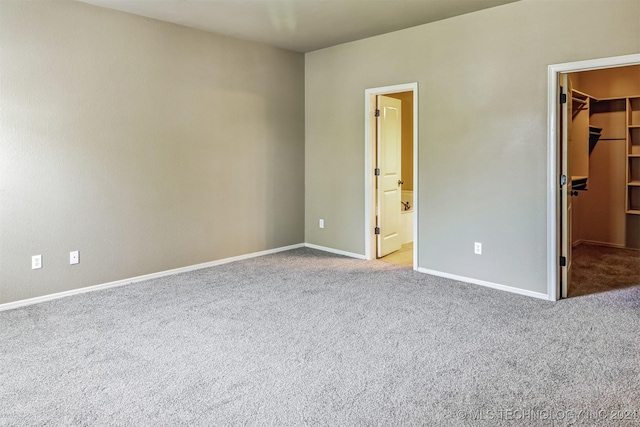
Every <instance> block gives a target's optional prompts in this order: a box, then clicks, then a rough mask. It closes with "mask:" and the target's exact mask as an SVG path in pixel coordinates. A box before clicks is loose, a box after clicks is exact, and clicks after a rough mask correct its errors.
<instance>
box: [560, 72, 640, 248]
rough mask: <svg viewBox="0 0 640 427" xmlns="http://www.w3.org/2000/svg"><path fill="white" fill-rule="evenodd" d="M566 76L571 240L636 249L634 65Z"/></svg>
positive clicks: (639, 87) (639, 145)
mask: <svg viewBox="0 0 640 427" xmlns="http://www.w3.org/2000/svg"><path fill="white" fill-rule="evenodd" d="M569 79H570V81H571V86H570V87H571V88H572V89H571V96H570V97H569V99H570V102H571V110H572V114H571V115H572V117H571V120H572V122H571V138H570V140H569V141H570V143H569V147H568V150H569V159H570V162H569V163H570V169H569V172H570V176H571V183H572V193H571V196H572V197H571V204H572V209H571V216H572V217H571V222H572V227H571V228H572V233H571V235H572V245H573V246H576V245H578V244H580V243H593V244H600V245H605V246H613V247H625V248H634V249H640V66H629V67H619V68H610V69H603V70H594V71H583V72H577V73H571V74H569Z"/></svg>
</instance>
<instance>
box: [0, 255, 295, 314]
mask: <svg viewBox="0 0 640 427" xmlns="http://www.w3.org/2000/svg"><path fill="white" fill-rule="evenodd" d="M304 246H305V245H304V243H298V244H296V245H291V246H283V247H280V248H275V249H268V250H266V251H260V252H253V253H250V254H245V255H238V256H234V257H231V258H224V259H219V260H216V261H210V262H205V263H202V264H195V265H189V266H186V267H180V268H174V269H172V270H165V271H160V272H157V273H151V274H145V275H142V276H137V277H132V278H129V279H122V280H116V281H115V282H109V283H103V284H100V285H94V286H87V287H84V288H79V289H73V290H70V291H64V292H58V293H55V294H49V295H43V296H40V297H35V298H28V299H23V300H19V301H14V302H9V303H5V304H0V311H4V310H12V309H14V308H19V307H25V306H27V305H32V304H39V303H42V302H47V301H52V300H55V299H59V298H64V297H68V296H71V295H77V294H83V293H85V292H93V291H99V290H102V289H109V288H115V287H118V286H123V285H129V284H132V283H138V282H143V281H145V280H150V279H157V278H159V277H165V276H172V275H174V274H180V273H186V272H189V271H194V270H200V269H203V268H209V267H215V266H216V265H221V264H228V263H230V262H234V261H240V260H244V259H249V258H256V257H260V256H264V255H270V254H275V253H278V252H284V251H289V250H292V249H297V248H302V247H304Z"/></svg>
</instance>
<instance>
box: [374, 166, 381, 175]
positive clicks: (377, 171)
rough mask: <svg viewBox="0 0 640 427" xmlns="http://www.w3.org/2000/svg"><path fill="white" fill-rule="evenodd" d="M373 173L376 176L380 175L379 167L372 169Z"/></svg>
mask: <svg viewBox="0 0 640 427" xmlns="http://www.w3.org/2000/svg"><path fill="white" fill-rule="evenodd" d="M373 173H374V174H375V175H376V176H380V168H376V169H375V171H373Z"/></svg>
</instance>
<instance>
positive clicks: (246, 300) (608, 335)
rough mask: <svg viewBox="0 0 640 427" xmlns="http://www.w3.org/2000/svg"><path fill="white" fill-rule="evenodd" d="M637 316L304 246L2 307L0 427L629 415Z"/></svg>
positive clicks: (600, 304)
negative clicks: (12, 307) (482, 285)
mask: <svg viewBox="0 0 640 427" xmlns="http://www.w3.org/2000/svg"><path fill="white" fill-rule="evenodd" d="M638 330H640V288H639V287H637V286H635V287H628V288H625V289H622V290H618V291H613V292H608V293H602V294H593V295H589V296H584V297H580V298H573V299H568V300H564V301H561V302H558V303H551V302H546V301H541V300H536V299H532V298H528V297H524V296H518V295H513V294H509V293H506V292H501V291H497V290H491V289H486V288H482V287H479V286H475V285H469V284H464V283H459V282H455V281H451V280H447V279H441V278H436V277H432V276H428V275H425V274H421V273H417V272H414V271H413V270H411V269H407V268H405V267H397V266H393V265H390V264H386V263H382V262H379V261H370V262H367V261H360V260H354V259H348V258H344V257H339V256H335V255H331V254H326V253H322V252H318V251H314V250H311V249H298V250H294V251H289V252H283V253H279V254H275V255H269V256H265V257H261V258H255V259H251V260H246V261H240V262H235V263H232V264H227V265H222V266H218V267H213V268H209V269H205V270H199V271H195V272H190V273H185V274H181V275H177V276H172V277H166V278H161V279H157V280H151V281H148V282H143V283H138V284H134V285H128V286H123V287H120V288H114V289H109V290H104V291H100V292H92V293H86V294H81V295H77V296H73V297H69V298H64V299H60V300H56V301H52V302H48V303H44V304H39V305H34V306H29V307H25V308H21V309H16V310H11V311H5V312H0V343H1V349H0V425H3V426H6V425H9V426H14V425H15V426H24V425H146V426H157V425H217V426H222V425H233V426H235V425H256V426H258V425H270V426H288V425H326V426H345V425H355V426H373V425H375V426H378V425H379V426H389V425H474V426H475V425H487V426H489V425H490V426H494V425H566V424H570V421H572V420H573V421H576V420H577V421H579V422H578V423H577V424H578V425H584V424H593V425H609V424H611V425H637V423H638V422H639V421H638V420H639V419H638V415H639V414H638V411H639V410H640V363H639V361H640V334H638ZM580 411H582V412H580ZM598 411H604V412H598ZM612 411H628V412H619V413H618V412H612ZM632 411H636V412H635V415H634V413H633V412H632ZM612 414H613V415H612ZM616 414H622V415H624V414H627V415H624V416H625V417H626V418H627V420H625V421H624V422H622V423H620V422H614V421H613V420H612V417H615V415H616ZM622 415H619V416H622ZM587 417H590V418H587ZM585 420H587V421H585Z"/></svg>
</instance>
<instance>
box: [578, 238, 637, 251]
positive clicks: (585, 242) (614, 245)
mask: <svg viewBox="0 0 640 427" xmlns="http://www.w3.org/2000/svg"><path fill="white" fill-rule="evenodd" d="M580 245H594V246H604V247H607V248H616V249H629V250H632V251H640V249H638V248H630V247H628V246H625V245H619V244H617V243H609V242H598V241H595V240H577V241H576V242H574V243H573V245H572V246H573V247H574V248H575V247H578V246H580Z"/></svg>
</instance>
